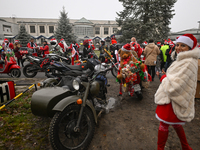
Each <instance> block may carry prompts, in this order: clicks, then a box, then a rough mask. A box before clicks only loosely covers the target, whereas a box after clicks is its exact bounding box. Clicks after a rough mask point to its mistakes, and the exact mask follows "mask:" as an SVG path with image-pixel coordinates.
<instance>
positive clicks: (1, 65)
mask: <svg viewBox="0 0 200 150" xmlns="http://www.w3.org/2000/svg"><path fill="white" fill-rule="evenodd" d="M2 51H3V50H2ZM2 54H4V55H5V58H4V59H5V61H4V60H0V73H7V74H8V75H9V76H11V77H13V78H19V77H20V76H21V71H20V66H18V65H17V62H16V60H15V58H14V52H12V51H11V50H10V49H7V51H6V52H2Z"/></svg>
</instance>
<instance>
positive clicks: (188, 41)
mask: <svg viewBox="0 0 200 150" xmlns="http://www.w3.org/2000/svg"><path fill="white" fill-rule="evenodd" d="M178 42H180V43H184V44H186V45H188V46H189V47H190V48H193V45H194V41H193V40H192V39H191V38H189V37H187V36H180V37H179V38H178V39H177V40H176V43H178Z"/></svg>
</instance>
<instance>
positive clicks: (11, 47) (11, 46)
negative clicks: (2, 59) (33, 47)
mask: <svg viewBox="0 0 200 150" xmlns="http://www.w3.org/2000/svg"><path fill="white" fill-rule="evenodd" d="M2 47H3V50H5V49H4V48H5V47H7V48H8V47H9V48H10V49H14V45H13V43H8V44H5V43H4V44H3V45H2Z"/></svg>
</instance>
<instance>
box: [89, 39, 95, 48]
mask: <svg viewBox="0 0 200 150" xmlns="http://www.w3.org/2000/svg"><path fill="white" fill-rule="evenodd" d="M89 48H91V49H92V50H93V51H94V50H95V47H94V45H93V42H92V39H89Z"/></svg>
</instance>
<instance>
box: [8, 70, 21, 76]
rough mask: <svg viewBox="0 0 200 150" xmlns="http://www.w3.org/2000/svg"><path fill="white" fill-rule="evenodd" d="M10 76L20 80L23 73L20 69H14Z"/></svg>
mask: <svg viewBox="0 0 200 150" xmlns="http://www.w3.org/2000/svg"><path fill="white" fill-rule="evenodd" d="M10 75H11V77H13V78H19V77H20V76H21V71H20V70H19V69H12V70H11V71H10Z"/></svg>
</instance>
